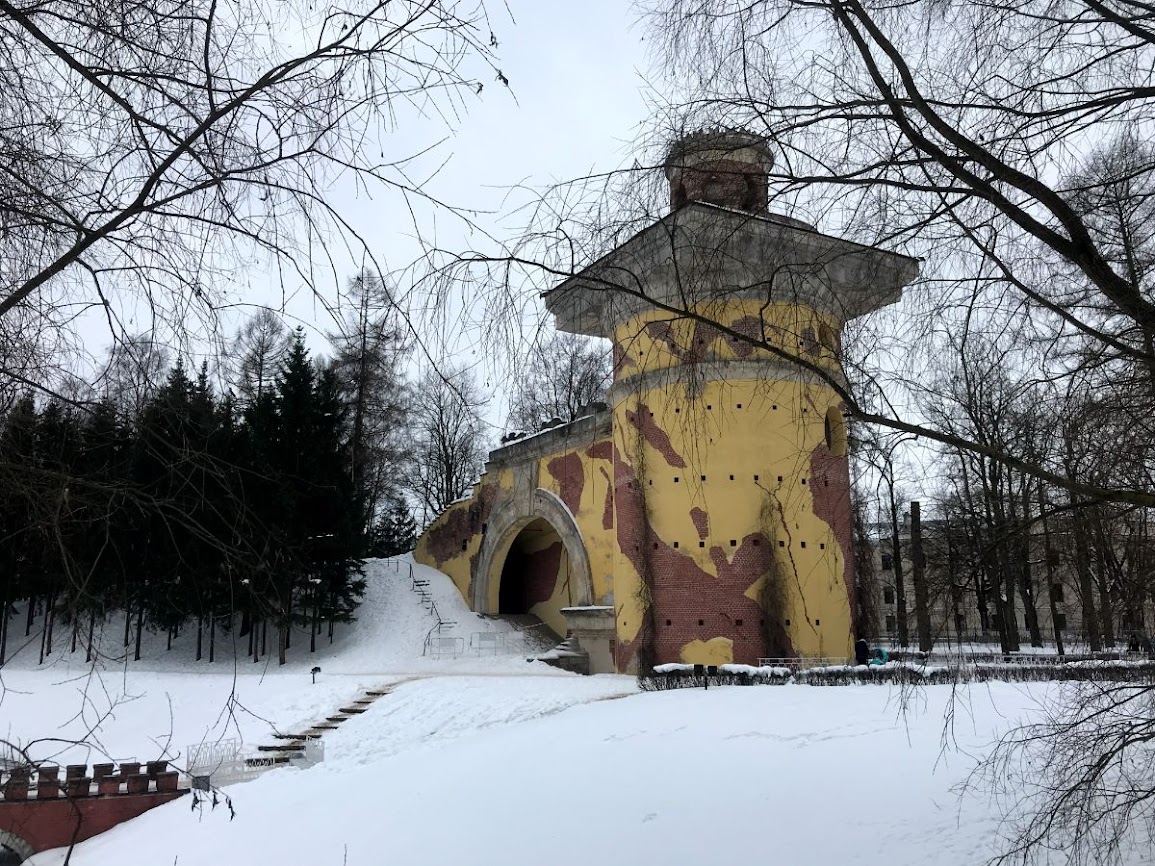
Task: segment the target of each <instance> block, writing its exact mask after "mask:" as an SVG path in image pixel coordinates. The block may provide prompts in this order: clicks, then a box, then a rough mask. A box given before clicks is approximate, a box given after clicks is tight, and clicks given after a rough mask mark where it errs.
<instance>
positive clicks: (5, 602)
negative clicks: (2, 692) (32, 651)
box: [0, 584, 10, 667]
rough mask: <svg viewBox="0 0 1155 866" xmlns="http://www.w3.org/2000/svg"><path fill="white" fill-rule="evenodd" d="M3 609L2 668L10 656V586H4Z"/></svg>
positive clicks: (0, 627)
mask: <svg viewBox="0 0 1155 866" xmlns="http://www.w3.org/2000/svg"><path fill="white" fill-rule="evenodd" d="M3 605H4V606H3V607H0V667H3V666H4V659H5V657H6V656H7V654H8V619H9V616H8V615H9V613H10V610H9V607H8V605H9V601H8V585H7V584H5V585H4V599H3Z"/></svg>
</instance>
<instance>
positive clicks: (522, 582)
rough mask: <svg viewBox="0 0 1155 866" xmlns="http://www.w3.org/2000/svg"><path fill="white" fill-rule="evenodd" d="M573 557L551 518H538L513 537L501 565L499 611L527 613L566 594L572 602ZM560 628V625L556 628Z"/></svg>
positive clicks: (567, 600)
mask: <svg viewBox="0 0 1155 866" xmlns="http://www.w3.org/2000/svg"><path fill="white" fill-rule="evenodd" d="M569 571H570V569H569V557H568V556H567V555H566V552H565V545H564V544H563V543H562V540H561V536H560V535H559V534H558V532H557V530H556V529H554V528H553V527H552V526H551V525H550V524H549V521H547V520H544V519H543V518H540V517H538V518H535V519H533V520H531V521H530V522H529V523H527V524H526V525H525V527H524V528H523V529H522V530H521V531H520V532H519V533H518V534H517V536H516V537H515V538H514V539H513V542H512V543H511V544H510V546H509V553H507V554H506V555H505V562H504V563H503V564H502V566H501V578H500V580H501V585H500V587H499V589H498V596H497V597H498V607H497V612H498V613H501V614H524V613H531V612H533V608H534V607H536V606H537V605H542V604H547V603H549V602H550V601H551V600H555V601H556V600H557V596H562V597H563V599H564V602H563V603H562V604H561V605H555V606H558V607H565V606H568V605H569V604H570V600H569V597H570V595H571V594H572V592H571V586H570V574H569ZM554 630H555V631H556V630H557V629H556V628H555V629H554Z"/></svg>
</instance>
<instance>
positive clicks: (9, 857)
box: [0, 843, 24, 866]
mask: <svg viewBox="0 0 1155 866" xmlns="http://www.w3.org/2000/svg"><path fill="white" fill-rule="evenodd" d="M23 862H24V861H23V859H22V858H21V857H20V855H19V854H17V853H16V852H15V851H13V850H12V849H11V848H9V847H8V846H7V845H5V844H3V843H0V866H19V864H20V863H23Z"/></svg>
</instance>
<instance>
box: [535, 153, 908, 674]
mask: <svg viewBox="0 0 1155 866" xmlns="http://www.w3.org/2000/svg"><path fill="white" fill-rule="evenodd" d="M772 165H773V158H772V155H771V152H770V150H769V148H768V147H767V144H766V142H765V141H764V140H763V139H761V138H759V137H757V136H753V135H750V134H747V133H743V132H735V131H719V132H707V133H699V134H695V135H691V136H688V137H686V138H683V139H681V140H679V141H677V142H676V143H675V144H674V145H673V146H672V147H671V148H670V150H669V152H668V156H667V158H666V161H665V166H664V168H665V174H666V177H667V179H668V180H669V184H670V206H671V207H670V212H669V213H668V214H667V215H666V216H664V217H662V218H661V219H660V220H658V221H657V222H655V223H654V224H653V225H651V226H649V227H648V228H646V229H644V230H642V231H641V232H639V233H638V234H637V235H635V236H634V237H632V238H631V239H629V240H628V241H626V242H625V243H623V244H621V245H620V246H618V247H617V248H616V249H614V250H613V251H612V252H610V253H609V254H607V255H606V256H604V257H603V258H601V259H600V260H598V261H597V262H595V263H594V264H592V265H591V266H590V267H588V268H587V269H585V270H584V271H582V272H581V273H579V274H577V275H575V276H574V277H572V278H570V279H568V280H566V281H565V282H564V283H562V284H561V285H560V286H558V287H557V288H555V289H553V290H552V291H550V292H548V293H547V294H546V304H547V307H548V308H549V310H550V311H551V312H552V313H553V314H554V315H555V317H556V321H557V325H558V327H559V328H560V329H561V330H564V331H570V332H574V333H579V334H587V335H591V336H598V337H606V338H609V339H610V340H611V341H612V344H613V353H614V381H613V386H612V388H611V390H610V397H609V403H610V411H611V413H612V438H613V451H612V506H613V521H612V522H613V527H612V530H610V531H612V533H613V540H614V544H613V554H612V555H613V573H612V583H613V613H614V617H615V623H614V632H615V640H614V647H613V656H614V659H615V666H616V667H617V669H619V670H636V669H638V668H639V667H641V668H646V667H648V666H649V665H652V664H661V663H666V662H684V663H703V664H721V663H728V662H736V663H744V664H754V663H756V662H757V661H758V660H759V659H762V658H775V657H784V656H798V655H802V656H819V657H833V658H840V659H843V658H847V657H849V656H850V655H852V652H851V650H852V643H853V638H854V622H853V611H854V609H855V605H854V584H853V577H852V561H853V560H852V555H851V523H852V521H851V507H850V483H849V470H848V460H847V453H846V450H847V441H846V424H845V421H844V418H843V412H842V407H841V404H840V399H839V397H838V393H837V391H836V390H835V389H834V388H832V387H831V384H830V380H831V379H833V380H834V381H835V382H838V381H841V375H842V373H841V368H840V364H839V347H840V338H841V334H842V331H843V327H844V325H845V323H846V322H847V321H849V320H851V319H853V318H855V317H856V316H861V315H863V314H865V313H868V312H870V311H872V310H876V309H878V308H880V307H882V306H884V305H886V304H890V303H893V302H895V301H897V300H898V299H899V297H900V296H901V289H902V287H903V286H904V285H905V284H907V283H908V282H910V280H912V279H913V278H914V277H915V275H916V274H917V262H916V261H915V260H913V259H910V258H907V257H904V256H900V255H896V254H893V253H889V252H885V251H882V250H879V249H875V248H872V247H868V246H864V245H861V244H857V243H853V242H850V241H846V240H842V239H839V238H834V237H830V236H827V235H824V234H822V233H820V232H818V231H816V230H815V229H814V227H812V226H810V225H808V224H806V223H804V222H802V221H800V220H797V219H793V218H791V217H788V216H783V215H779V214H774V213H771V212H770V211H768V209H767V190H768V175H769V172H770V170H771V168H772Z"/></svg>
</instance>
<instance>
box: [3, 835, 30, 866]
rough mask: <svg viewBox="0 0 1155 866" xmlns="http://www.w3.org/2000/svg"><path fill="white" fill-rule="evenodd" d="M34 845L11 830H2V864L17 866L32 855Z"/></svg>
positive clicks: (4, 865)
mask: <svg viewBox="0 0 1155 866" xmlns="http://www.w3.org/2000/svg"><path fill="white" fill-rule="evenodd" d="M32 853H33V851H32V846H31V845H29V844H28V843H27V842H25V841H24V840H23V839H21V838H20V837H19V836H17V835H16V834H15V833H13V832H11V831H10V830H0V866H17V864H19V863H23V862H24V861H25V860H27V859H28V858H29V857H31V856H32Z"/></svg>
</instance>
